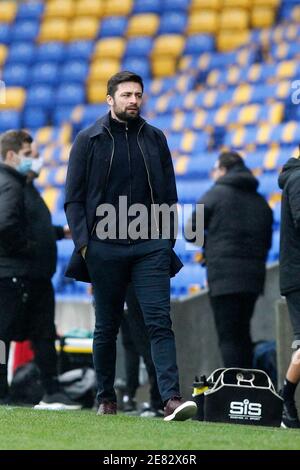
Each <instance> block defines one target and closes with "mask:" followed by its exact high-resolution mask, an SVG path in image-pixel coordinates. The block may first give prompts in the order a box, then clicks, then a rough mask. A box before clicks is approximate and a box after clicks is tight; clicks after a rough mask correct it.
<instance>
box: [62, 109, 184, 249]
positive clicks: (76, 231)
mask: <svg viewBox="0 0 300 470" xmlns="http://www.w3.org/2000/svg"><path fill="white" fill-rule="evenodd" d="M109 116H110V114H107V115H105V116H104V117H102V118H101V119H99V120H98V121H96V123H95V124H94V125H93V126H91V127H89V128H87V129H85V130H83V131H81V132H79V134H78V135H77V137H76V139H75V142H74V144H73V146H72V150H71V154H70V159H69V165H68V173H67V180H66V198H65V211H66V215H67V219H68V223H69V226H70V229H71V232H72V237H73V240H74V244H75V249H76V250H77V252H79V251H80V249H81V248H82V247H83V246H85V245H87V244H88V241H89V238H90V234H91V232H92V230H93V226H94V223H95V218H96V209H97V207H98V205H99V204H100V203H101V202H102V201H103V197H104V191H105V189H106V184H107V182H108V180H109V174H110V170H111V166H112V161H113V157H114V139H113V136H112V134H111V130H110V119H109ZM137 138H138V144H139V146H140V148H141V152H142V154H143V157H144V161H145V165H146V170H147V175H148V179H149V183H150V186H151V198H152V199H153V201H152V203H155V204H162V203H167V204H168V205H172V204H174V203H176V202H177V191H176V184H175V176H174V169H173V164H172V158H171V154H170V151H169V148H168V145H167V141H166V138H165V136H164V134H163V133H162V131H161V130H159V129H157V128H156V127H153V126H151V125H150V124H148V123H147V122H146V121H144V120H143V119H141V125H140V128H139V130H138V135H137Z"/></svg>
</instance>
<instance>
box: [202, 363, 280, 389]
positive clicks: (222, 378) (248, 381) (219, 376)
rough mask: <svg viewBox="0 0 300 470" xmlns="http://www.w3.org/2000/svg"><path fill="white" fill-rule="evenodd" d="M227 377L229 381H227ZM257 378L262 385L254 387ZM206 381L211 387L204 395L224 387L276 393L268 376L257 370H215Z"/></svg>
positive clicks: (232, 368)
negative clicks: (256, 389) (250, 388)
mask: <svg viewBox="0 0 300 470" xmlns="http://www.w3.org/2000/svg"><path fill="white" fill-rule="evenodd" d="M247 375H248V376H247ZM229 377H230V379H231V381H230V380H229ZM257 378H260V379H261V380H262V381H263V382H264V385H256V384H255V383H254V382H255V379H257ZM208 381H210V382H212V383H213V386H212V387H211V388H210V389H209V390H208V391H207V392H206V393H210V392H213V391H216V390H217V389H219V388H220V387H223V386H224V385H226V386H231V387H236V386H238V387H247V388H249V387H252V388H259V389H267V390H271V391H272V392H274V393H276V391H275V388H274V385H273V383H272V381H271V379H270V377H269V376H268V374H266V372H264V371H263V370H259V369H237V368H234V367H231V368H227V369H224V368H223V369H216V370H215V371H214V372H213V373H212V374H211V375H210V376H209V377H208Z"/></svg>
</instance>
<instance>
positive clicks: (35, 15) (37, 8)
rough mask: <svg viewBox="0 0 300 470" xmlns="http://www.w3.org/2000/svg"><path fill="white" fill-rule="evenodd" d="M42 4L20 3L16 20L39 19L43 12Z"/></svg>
mask: <svg viewBox="0 0 300 470" xmlns="http://www.w3.org/2000/svg"><path fill="white" fill-rule="evenodd" d="M44 6H45V5H44V2H38V1H34V2H21V3H19V8H18V12H17V17H16V20H32V19H39V18H41V16H42V14H43V11H44Z"/></svg>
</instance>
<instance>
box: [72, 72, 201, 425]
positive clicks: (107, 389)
mask: <svg viewBox="0 0 300 470" xmlns="http://www.w3.org/2000/svg"><path fill="white" fill-rule="evenodd" d="M107 91H108V93H107V103H108V105H109V106H110V112H109V113H108V114H107V115H105V116H104V117H102V118H101V119H99V120H98V121H97V122H96V123H95V124H94V125H93V126H91V127H89V128H88V129H85V130H83V131H81V132H80V133H79V134H78V136H77V137H76V140H75V142H74V144H73V147H72V150H71V154H70V161H69V166H68V174H67V181H66V200H65V210H66V214H67V219H68V222H69V226H70V229H71V233H72V237H73V240H74V244H75V248H76V250H77V252H78V253H81V255H82V257H83V258H84V259H85V260H86V265H87V268H88V272H89V275H90V278H91V281H92V285H93V292H94V296H95V303H96V326H95V332H94V345H93V357H94V365H95V370H96V375H97V382H98V394H97V398H98V402H99V410H98V414H100V415H102V414H116V409H117V405H116V394H115V390H114V388H113V385H114V379H115V362H116V337H117V333H118V330H119V327H120V322H121V318H122V314H123V308H124V300H125V295H126V290H127V286H128V284H129V283H130V282H132V284H133V286H134V289H135V293H136V296H137V299H138V302H139V305H140V307H141V309H142V312H143V315H144V320H145V324H146V326H147V329H148V333H149V337H150V340H151V350H152V358H153V362H154V365H155V368H156V373H157V381H158V385H159V389H160V394H161V397H162V400H163V401H164V403H165V420H167V421H170V420H173V419H174V420H184V419H187V418H190V417H191V416H192V415H194V414H195V413H196V405H195V403H193V402H185V403H184V402H183V401H182V399H181V397H180V391H179V379H178V370H177V364H176V351H175V341H174V334H173V331H172V329H171V319H170V265H171V257H172V245H173V242H174V238H175V235H174V233H169V236H168V237H167V236H164V235H163V233H162V230H161V229H162V226H161V224H160V220H159V218H158V217H156V216H157V213H156V212H155V204H156V205H157V204H158V205H160V204H163V203H164V204H165V205H166V206H167V207H168V208H169V207H172V206H173V205H174V204H175V205H176V202H177V191H176V184H175V176H174V169H173V165H172V159H171V155H170V151H169V148H168V145H167V141H166V138H165V136H164V134H163V133H162V132H161V131H160V130H159V129H157V128H155V127H153V126H151V125H149V124H148V123H147V122H146V121H145V120H144V119H142V118H141V117H140V115H139V113H140V106H141V103H142V96H143V81H142V79H141V77H139V76H138V75H136V74H134V73H132V72H120V73H118V74H116V75H114V76H113V77H111V78H110V80H109V81H108V90H107ZM137 207H138V208H139V209H138V211H140V212H141V218H140V223H138V224H137V225H134V224H135V222H136V220H135V219H134V216H133V213H134V212H135V209H136V208H137ZM175 207H176V206H175ZM106 211H107V212H108V213H109V215H111V214H112V215H111V218H109V217H106V214H105V212H106ZM135 214H137V213H136V212H135ZM167 225H168V224H167ZM170 225H171V220H169V228H170ZM138 226H139V227H140V229H141V230H139V229H138ZM173 231H174V230H173ZM171 232H172V230H171Z"/></svg>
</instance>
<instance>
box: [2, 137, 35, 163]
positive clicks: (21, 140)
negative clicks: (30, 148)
mask: <svg viewBox="0 0 300 470" xmlns="http://www.w3.org/2000/svg"><path fill="white" fill-rule="evenodd" d="M32 142H33V138H32V137H31V135H30V134H28V132H26V131H23V130H18V131H16V130H10V131H6V132H3V134H1V135H0V154H1V157H2V160H5V159H6V155H7V152H8V151H9V150H13V151H14V152H16V153H18V152H19V151H20V150H21V148H22V147H23V144H25V143H28V144H31V143H32Z"/></svg>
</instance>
